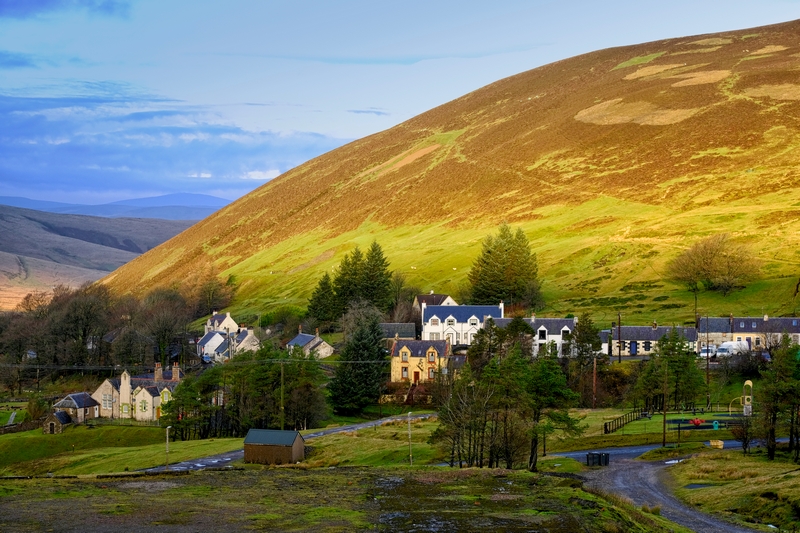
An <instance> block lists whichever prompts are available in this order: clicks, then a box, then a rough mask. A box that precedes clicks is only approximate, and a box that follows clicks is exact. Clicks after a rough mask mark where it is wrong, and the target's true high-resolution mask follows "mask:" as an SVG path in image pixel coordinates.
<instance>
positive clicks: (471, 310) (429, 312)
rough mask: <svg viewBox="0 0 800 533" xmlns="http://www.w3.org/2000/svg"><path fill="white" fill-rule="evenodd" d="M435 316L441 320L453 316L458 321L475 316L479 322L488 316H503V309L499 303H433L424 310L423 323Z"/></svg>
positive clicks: (464, 320)
mask: <svg viewBox="0 0 800 533" xmlns="http://www.w3.org/2000/svg"><path fill="white" fill-rule="evenodd" d="M433 316H436V317H438V318H439V320H441V321H445V320H447V319H448V318H450V317H453V318H455V319H456V322H468V321H469V319H470V318H472V317H475V318H477V319H478V321H479V322H483V318H484V317H486V316H490V317H492V318H502V316H503V311H502V310H501V309H500V306H498V305H431V306H428V307H426V308H424V309H423V310H422V322H423V323H425V322H428V321H430V319H431V317H433Z"/></svg>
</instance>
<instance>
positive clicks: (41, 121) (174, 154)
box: [0, 0, 347, 201]
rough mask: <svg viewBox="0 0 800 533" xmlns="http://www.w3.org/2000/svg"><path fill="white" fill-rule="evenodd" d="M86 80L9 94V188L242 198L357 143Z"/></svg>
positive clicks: (5, 110) (1, 99) (3, 166)
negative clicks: (242, 123) (59, 90)
mask: <svg viewBox="0 0 800 533" xmlns="http://www.w3.org/2000/svg"><path fill="white" fill-rule="evenodd" d="M0 1H2V0H0ZM76 87H79V88H80V90H81V92H82V93H85V94H82V95H78V96H59V97H43V96H39V97H33V96H17V95H0V176H2V177H3V179H2V180H0V195H3V194H5V195H9V196H28V197H33V198H40V199H46V198H44V196H46V194H44V193H47V194H50V195H51V196H52V197H55V195H58V196H59V197H61V198H62V199H64V200H65V201H66V200H67V197H66V196H63V195H62V194H61V192H62V191H63V192H66V191H85V190H90V191H93V193H96V194H104V195H105V196H106V197H113V196H114V190H122V189H125V190H126V191H130V190H139V191H148V192H149V193H153V192H156V193H160V194H166V193H170V192H207V191H211V190H214V191H225V190H228V191H230V192H229V193H228V194H226V195H225V196H226V197H236V196H238V195H240V194H243V193H245V192H247V191H249V190H251V189H252V188H253V187H254V186H256V185H258V184H260V183H259V182H263V181H266V180H270V179H272V178H274V177H276V176H277V175H279V174H281V173H282V172H285V171H287V170H289V169H291V168H293V167H295V166H297V165H298V164H300V163H303V162H305V161H307V160H309V159H311V158H313V157H316V156H318V155H320V154H322V153H324V152H327V151H329V150H331V149H333V148H336V147H338V146H341V145H342V144H344V143H345V142H347V140H346V139H335V138H331V137H326V136H323V135H319V134H314V133H303V132H298V133H277V132H271V131H255V132H254V131H248V130H244V129H242V128H239V127H237V126H233V125H230V124H224V123H219V121H218V120H219V119H218V118H217V116H216V114H215V113H213V112H212V110H210V109H204V108H202V107H197V106H189V105H186V104H182V103H181V102H175V101H171V100H168V99H162V98H158V97H150V96H142V95H140V94H138V93H137V91H135V90H133V91H132V92H131V93H129V94H125V91H124V89H123V88H122V87H121V86H119V85H115V84H103V83H99V84H90V85H80V84H77V85H76ZM92 89H95V90H94V91H92ZM92 92H93V93H94V94H91V93H92ZM123 172H124V174H125V179H124V181H122V180H120V179H119V176H120V173H123ZM126 195H127V196H130V194H129V193H127V194H126Z"/></svg>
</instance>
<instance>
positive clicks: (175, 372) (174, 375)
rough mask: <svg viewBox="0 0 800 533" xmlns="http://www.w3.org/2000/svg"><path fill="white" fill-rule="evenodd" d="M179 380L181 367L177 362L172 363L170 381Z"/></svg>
mask: <svg viewBox="0 0 800 533" xmlns="http://www.w3.org/2000/svg"><path fill="white" fill-rule="evenodd" d="M180 380H181V367H179V366H178V363H172V381H180Z"/></svg>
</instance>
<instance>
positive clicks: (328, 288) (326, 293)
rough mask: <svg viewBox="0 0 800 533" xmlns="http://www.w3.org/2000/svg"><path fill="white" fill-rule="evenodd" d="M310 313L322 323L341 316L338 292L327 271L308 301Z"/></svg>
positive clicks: (327, 322)
mask: <svg viewBox="0 0 800 533" xmlns="http://www.w3.org/2000/svg"><path fill="white" fill-rule="evenodd" d="M308 314H309V315H310V316H312V317H314V318H316V319H317V320H318V321H319V322H320V323H322V324H330V323H332V322H335V321H336V320H337V319H338V318H339V316H340V313H339V308H338V304H337V300H336V292H335V291H334V290H333V282H332V281H331V276H330V274H328V273H327V272H325V273H324V274H323V275H322V277H321V278H320V280H319V282H318V283H317V286H316V287H315V288H314V292H313V293H311V299H310V300H309V302H308Z"/></svg>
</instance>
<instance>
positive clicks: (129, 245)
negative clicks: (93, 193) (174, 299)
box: [0, 205, 192, 309]
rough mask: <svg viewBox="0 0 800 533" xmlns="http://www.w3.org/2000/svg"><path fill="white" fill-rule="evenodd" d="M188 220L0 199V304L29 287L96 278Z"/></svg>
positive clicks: (185, 225)
mask: <svg viewBox="0 0 800 533" xmlns="http://www.w3.org/2000/svg"><path fill="white" fill-rule="evenodd" d="M191 224H192V223H191V222H189V221H175V220H153V219H127V218H119V219H107V218H99V217H90V216H84V215H61V214H55V213H46V212H43V211H35V210H31V209H21V208H17V207H8V206H5V205H0V294H2V296H0V309H9V308H12V307H14V305H16V303H17V302H18V301H19V300H20V299H21V298H22V297H23V296H25V294H27V293H28V292H31V291H32V290H43V289H51V288H52V286H53V285H57V284H65V285H70V286H79V285H81V284H82V283H84V282H86V281H95V280H97V279H100V278H101V277H103V276H105V275H107V274H108V273H109V272H111V271H112V270H114V269H116V268H118V267H120V266H121V265H124V264H125V263H127V262H128V261H131V260H132V259H134V258H135V257H137V256H139V255H140V254H142V253H144V252H146V251H148V250H150V249H152V248H154V247H156V246H158V245H159V244H161V243H163V242H164V241H166V240H168V239H170V238H172V237H174V236H175V235H177V234H178V233H180V232H181V231H183V230H185V229H186V228H188V227H189V226H190V225H191Z"/></svg>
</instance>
